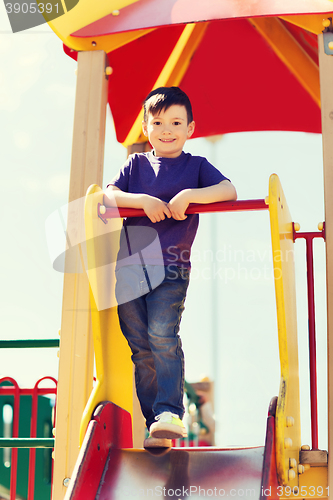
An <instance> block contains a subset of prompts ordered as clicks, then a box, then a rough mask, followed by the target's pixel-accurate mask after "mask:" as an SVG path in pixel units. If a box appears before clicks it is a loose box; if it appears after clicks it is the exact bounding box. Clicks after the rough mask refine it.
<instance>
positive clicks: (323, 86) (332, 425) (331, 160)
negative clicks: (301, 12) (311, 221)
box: [318, 35, 333, 488]
mask: <svg viewBox="0 0 333 500" xmlns="http://www.w3.org/2000/svg"><path fill="white" fill-rule="evenodd" d="M318 47H319V72H320V92H321V102H322V111H321V120H322V135H323V159H324V199H325V233H326V289H327V298H326V300H327V370H328V383H327V385H328V485H329V487H330V488H333V369H332V362H333V196H332V190H333V91H332V89H333V56H329V55H326V54H325V52H324V43H323V35H319V36H318Z"/></svg>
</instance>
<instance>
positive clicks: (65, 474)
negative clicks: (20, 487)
mask: <svg viewBox="0 0 333 500" xmlns="http://www.w3.org/2000/svg"><path fill="white" fill-rule="evenodd" d="M106 66H107V57H106V54H105V52H103V51H98V52H97V51H95V52H80V53H79V54H78V73H77V87H76V101H75V115H74V131H73V147H72V164H71V176H70V188H69V204H68V208H69V209H68V220H67V230H66V235H67V239H68V241H69V245H72V246H73V245H74V244H75V243H77V244H76V245H75V246H76V248H77V251H76V254H74V258H72V259H71V261H70V263H69V261H68V259H66V261H65V271H70V272H67V273H66V272H65V275H64V288H63V309H62V320H61V336H60V359H59V382H58V395H57V416H56V436H55V452H54V458H55V462H54V476H53V495H52V498H53V500H62V499H63V498H64V496H65V493H66V485H67V486H68V478H70V477H71V474H72V471H73V469H74V465H75V462H76V459H77V456H78V452H79V430H80V422H81V417H82V413H83V410H84V408H85V406H86V403H87V401H88V398H89V395H90V392H91V390H92V382H93V347H92V335H91V317H90V303H89V283H88V279H87V276H86V273H85V272H83V269H82V264H83V260H84V259H83V254H82V248H81V247H80V244H79V242H80V241H81V242H84V240H85V236H84V223H83V203H82V201H83V200H84V197H85V195H86V191H87V189H88V187H89V186H90V185H91V184H94V183H96V184H102V180H103V160H104V140H105V120H106V104H107V88H108V85H107V77H106V75H105V67H106ZM66 266H67V267H66ZM69 266H70V269H69ZM73 271H75V272H73Z"/></svg>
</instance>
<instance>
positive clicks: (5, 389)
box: [0, 385, 57, 396]
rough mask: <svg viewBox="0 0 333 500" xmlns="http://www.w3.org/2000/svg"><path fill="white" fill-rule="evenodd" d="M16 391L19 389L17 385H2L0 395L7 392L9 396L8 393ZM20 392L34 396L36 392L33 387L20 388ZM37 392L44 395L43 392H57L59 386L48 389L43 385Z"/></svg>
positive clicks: (12, 393) (23, 394) (22, 394)
mask: <svg viewBox="0 0 333 500" xmlns="http://www.w3.org/2000/svg"><path fill="white" fill-rule="evenodd" d="M16 391H17V389H16V388H15V387H11V386H7V385H4V386H0V395H3V394H6V395H7V396H8V395H11V396H13V395H14V394H15V393H16ZM18 392H19V393H20V395H21V396H32V395H33V393H34V390H33V389H19V391H18ZM37 392H38V396H42V395H43V394H57V388H56V387H52V388H50V389H47V388H44V387H41V388H39V389H38V391H37Z"/></svg>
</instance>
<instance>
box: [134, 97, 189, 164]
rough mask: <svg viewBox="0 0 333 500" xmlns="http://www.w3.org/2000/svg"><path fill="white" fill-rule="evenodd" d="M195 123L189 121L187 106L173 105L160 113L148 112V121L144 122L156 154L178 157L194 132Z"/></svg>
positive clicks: (144, 127)
mask: <svg viewBox="0 0 333 500" xmlns="http://www.w3.org/2000/svg"><path fill="white" fill-rule="evenodd" d="M194 127H195V124H194V122H193V121H192V122H191V123H190V124H188V123H187V112H186V108H185V106H180V105H178V104H177V105H176V104H174V105H172V106H170V107H169V108H168V109H166V110H162V111H161V112H160V113H159V114H158V115H155V116H153V115H152V114H151V113H149V114H148V120H147V122H142V129H143V133H144V134H145V135H146V136H147V137H148V139H149V142H150V144H151V145H152V146H153V148H154V150H155V155H156V156H160V157H165V158H176V157H177V156H179V155H180V154H181V153H182V151H183V147H184V144H185V142H186V140H187V139H189V138H190V137H191V136H192V134H193V132H194Z"/></svg>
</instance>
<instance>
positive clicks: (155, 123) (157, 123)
mask: <svg viewBox="0 0 333 500" xmlns="http://www.w3.org/2000/svg"><path fill="white" fill-rule="evenodd" d="M153 124H154V125H161V122H159V121H157V120H156V122H153Z"/></svg>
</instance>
